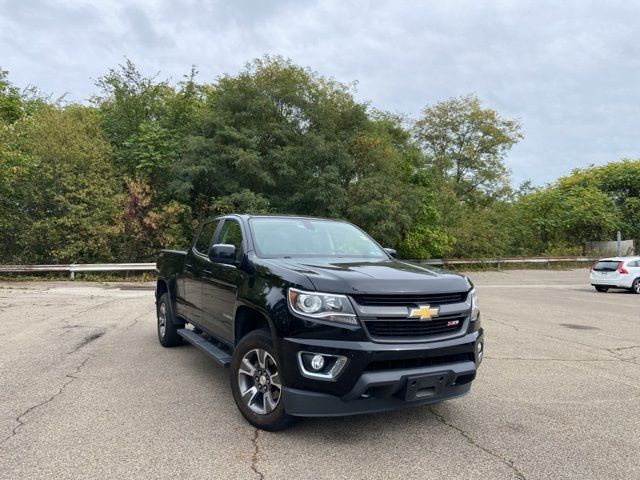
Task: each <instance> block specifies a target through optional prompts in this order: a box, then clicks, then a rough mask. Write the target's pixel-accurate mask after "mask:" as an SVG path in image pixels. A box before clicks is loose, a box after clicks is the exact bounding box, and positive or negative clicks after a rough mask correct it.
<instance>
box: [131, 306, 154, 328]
mask: <svg viewBox="0 0 640 480" xmlns="http://www.w3.org/2000/svg"><path fill="white" fill-rule="evenodd" d="M155 309H156V307H155V306H154V307H153V308H150V309H149V310H147V311H146V312H143V313H141V314H140V315H138V316H137V317H135V318H134V319H133V322H131V323H130V324H129V325H127V326H126V327H124V330H127V329H129V328H131V327H134V326H135V325H137V324H138V322H139V321H140V319H141V318H142V317H144V316H145V315H149V314H150V313H152V312H153V311H154V310H155Z"/></svg>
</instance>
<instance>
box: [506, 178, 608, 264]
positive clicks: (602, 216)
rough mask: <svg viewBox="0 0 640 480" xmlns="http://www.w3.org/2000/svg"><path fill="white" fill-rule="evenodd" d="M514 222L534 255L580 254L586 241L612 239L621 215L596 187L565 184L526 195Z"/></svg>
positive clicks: (523, 240) (517, 210)
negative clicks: (519, 226)
mask: <svg viewBox="0 0 640 480" xmlns="http://www.w3.org/2000/svg"><path fill="white" fill-rule="evenodd" d="M515 208H516V212H517V214H516V215H515V217H514V221H516V222H519V223H520V224H521V225H522V226H525V228H521V229H520V233H521V234H524V235H523V236H522V237H521V238H520V239H519V242H520V243H521V244H528V245H529V248H530V250H531V253H533V254H541V253H543V254H560V253H579V252H580V251H582V247H583V245H584V242H587V241H591V240H606V239H608V238H611V236H612V234H613V232H614V231H615V229H616V227H617V226H618V224H619V221H620V216H619V211H618V209H617V208H616V206H615V204H614V202H613V200H611V198H610V197H609V196H608V195H607V194H605V193H603V192H602V191H600V190H599V189H597V188H594V187H583V186H577V185H571V186H568V185H565V184H562V183H560V182H559V183H558V184H554V185H550V186H548V187H546V188H540V189H537V190H534V191H532V192H531V193H529V194H526V195H524V196H522V197H521V198H520V199H519V200H518V202H517V204H516V207H515Z"/></svg>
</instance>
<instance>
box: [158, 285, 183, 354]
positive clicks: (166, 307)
mask: <svg viewBox="0 0 640 480" xmlns="http://www.w3.org/2000/svg"><path fill="white" fill-rule="evenodd" d="M156 315H157V317H158V340H159V341H160V345H162V346H163V347H175V346H177V345H180V344H182V337H181V336H180V335H178V329H179V328H184V323H182V324H179V325H176V324H175V317H174V314H173V305H172V304H171V298H170V297H169V294H168V293H163V294H162V296H161V297H160V300H158V304H157V305H156Z"/></svg>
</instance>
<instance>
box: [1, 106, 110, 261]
mask: <svg viewBox="0 0 640 480" xmlns="http://www.w3.org/2000/svg"><path fill="white" fill-rule="evenodd" d="M3 133H4V135H3V137H4V142H3V143H4V146H5V148H3V150H2V152H1V153H0V170H2V171H3V172H4V175H2V176H1V177H0V193H1V195H0V200H1V201H2V208H0V226H1V227H2V231H3V232H4V233H3V239H2V240H3V241H2V251H3V254H4V256H5V257H4V258H12V259H14V260H15V261H24V262H27V263H32V262H34V260H36V261H39V262H62V263H64V262H76V261H100V260H107V259H109V258H110V253H111V252H110V249H111V240H112V239H111V238H110V237H109V233H108V231H109V228H110V227H111V225H112V219H113V215H114V213H115V209H114V202H113V199H114V198H115V195H116V192H117V189H116V182H115V181H114V175H113V171H112V167H111V164H110V161H109V154H110V147H109V144H108V143H107V142H106V141H105V140H104V138H103V136H102V132H101V130H100V119H99V116H98V115H97V112H95V111H94V110H92V109H89V108H87V107H81V106H75V105H73V106H69V107H67V108H65V109H64V110H61V109H59V108H56V107H49V108H46V109H41V110H40V111H39V112H37V113H35V114H33V115H32V116H30V117H24V118H22V119H19V120H17V121H16V122H15V123H14V124H13V125H12V126H11V127H10V128H8V129H5V130H4V132H3Z"/></svg>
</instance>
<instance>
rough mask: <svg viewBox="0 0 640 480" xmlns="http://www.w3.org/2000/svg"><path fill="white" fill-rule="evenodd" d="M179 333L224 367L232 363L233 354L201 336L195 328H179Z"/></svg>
mask: <svg viewBox="0 0 640 480" xmlns="http://www.w3.org/2000/svg"><path fill="white" fill-rule="evenodd" d="M178 335H180V336H181V337H182V338H184V339H185V340H186V341H187V342H189V343H191V344H192V345H193V346H195V347H197V348H199V349H200V350H202V351H203V352H204V353H206V354H208V355H209V356H210V357H212V358H213V359H214V360H215V361H216V362H218V363H219V364H220V365H222V366H223V367H229V365H230V364H231V356H230V355H229V354H228V353H227V352H225V351H224V350H222V349H221V348H220V347H217V346H216V345H214V344H213V343H211V342H209V341H208V340H207V339H205V338H203V337H201V336H200V335H198V334H197V333H195V332H194V331H193V330H188V329H186V328H180V329H178Z"/></svg>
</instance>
